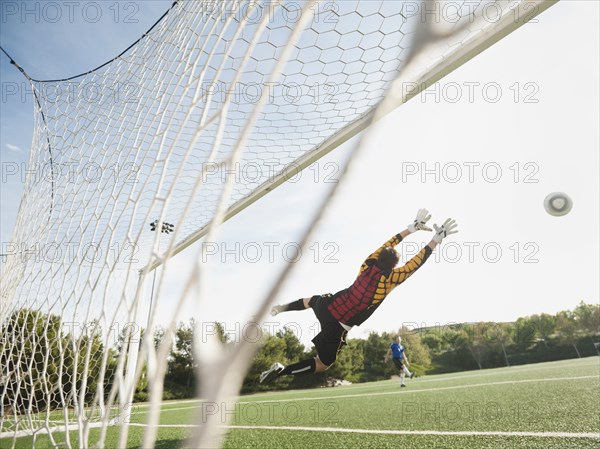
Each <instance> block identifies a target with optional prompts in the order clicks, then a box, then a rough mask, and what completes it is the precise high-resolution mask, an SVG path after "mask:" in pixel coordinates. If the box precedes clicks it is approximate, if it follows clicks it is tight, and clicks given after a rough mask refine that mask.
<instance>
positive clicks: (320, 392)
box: [0, 357, 600, 449]
mask: <svg viewBox="0 0 600 449" xmlns="http://www.w3.org/2000/svg"><path fill="white" fill-rule="evenodd" d="M407 385H408V387H407V388H402V389H400V387H399V381H398V380H387V381H381V382H372V383H366V384H357V385H352V386H348V387H339V388H326V389H313V390H302V391H298V390H296V391H287V392H275V393H261V394H255V395H249V396H243V397H241V398H240V399H239V401H238V403H237V405H236V406H235V407H231V406H230V408H229V409H224V407H223V406H220V405H219V404H206V403H204V404H203V403H201V402H200V401H179V402H167V403H165V404H164V405H163V408H162V412H161V419H160V429H159V441H158V442H157V445H156V447H157V448H177V447H185V446H184V443H185V437H186V435H187V434H189V432H190V426H191V425H192V423H194V422H201V421H202V419H203V416H204V417H206V416H207V415H208V414H217V416H220V417H221V419H222V422H223V425H227V426H230V428H229V430H228V433H227V437H226V439H225V447H226V448H231V449H233V448H236V449H237V448H261V449H262V448H340V447H351V448H400V447H401V448H402V449H412V448H415V449H416V448H419V449H422V448H470V449H471V448H472V449H484V448H490V449H491V448H510V449H520V448H539V449H570V448H573V449H575V448H576V449H584V448H600V388H599V387H600V358H598V357H589V358H585V359H579V360H568V361H560V362H551V363H540V364H535V365H525V366H518V367H511V368H499V369H490V370H483V371H477V372H475V371H470V372H465V373H459V374H445V375H436V376H427V377H423V378H419V379H413V380H412V381H411V380H407ZM147 410H148V407H147V406H146V405H145V404H136V408H135V412H134V414H133V416H132V427H131V428H130V438H129V445H128V448H139V447H140V441H141V438H142V434H143V433H144V430H145V429H144V422H145V419H146V417H147ZM228 418H229V420H230V421H227V419H228ZM5 424H6V423H5ZM6 430H7V427H6V425H5V426H4V429H3V431H6ZM97 432H98V430H97V429H93V430H92V432H91V435H92V437H91V440H93V439H94V435H95V434H97ZM74 433H75V432H74ZM55 437H56V438H57V440H60V438H61V435H59V434H58V433H56V434H55ZM76 439H77V438H76V435H72V443H73V444H74V445H76ZM116 441H117V432H116V428H111V429H110V430H109V433H108V437H107V442H106V447H110V448H114V447H116V446H117V443H116ZM13 443H14V447H17V448H25V447H31V446H32V437H31V436H28V437H21V438H17V439H14V440H13V438H6V434H5V438H3V440H2V442H0V447H2V448H3V449H4V448H8V447H13ZM36 447H43V448H49V447H51V446H50V445H49V444H48V440H47V437H45V436H38V438H37V443H36ZM59 447H60V446H59Z"/></svg>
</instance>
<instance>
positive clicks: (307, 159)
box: [140, 0, 559, 272]
mask: <svg viewBox="0 0 600 449" xmlns="http://www.w3.org/2000/svg"><path fill="white" fill-rule="evenodd" d="M558 2H559V0H530V1H527V2H523V3H520V4H518V5H517V7H516V8H515V9H513V10H511V11H509V12H507V13H506V14H504V15H503V16H502V17H501V18H500V19H499V20H498V21H497V22H496V23H494V24H493V27H494V29H495V32H493V33H483V34H481V35H478V36H476V37H475V38H473V39H471V40H469V41H467V42H466V43H465V44H464V45H461V46H460V47H459V48H457V49H456V50H455V51H454V52H453V53H452V54H450V55H448V56H447V57H446V58H445V59H443V60H441V61H439V62H438V63H437V64H435V65H434V66H432V67H427V69H426V70H425V71H424V72H423V73H417V74H409V75H407V76H406V79H405V80H404V81H403V82H404V83H410V85H411V89H410V90H407V91H406V92H405V94H404V95H402V96H400V97H398V100H397V101H396V102H395V103H394V104H393V105H391V107H389V109H388V110H386V111H384V114H385V115H387V114H389V113H390V112H392V111H393V110H395V109H397V108H398V107H400V106H401V105H403V104H404V103H406V102H407V101H408V100H410V99H411V98H414V97H415V96H417V95H419V94H420V93H421V92H422V91H424V90H426V89H428V88H429V87H431V86H432V85H433V84H435V83H436V82H438V81H439V80H441V79H442V78H443V77H445V76H446V75H448V74H449V73H451V72H453V71H454V70H456V69H457V68H459V67H460V66H462V65H463V64H465V63H467V62H468V61H470V60H471V59H473V58H474V57H475V56H477V55H478V54H480V53H481V52H483V51H484V50H486V49H487V48H489V47H491V46H492V45H494V44H495V43H496V42H498V41H500V40H501V39H503V38H504V37H506V36H508V35H509V34H511V33H512V32H513V31H515V30H517V29H518V28H520V27H521V26H523V25H524V24H526V23H527V22H529V21H531V20H532V19H534V18H535V17H537V16H538V15H540V14H541V13H542V12H544V11H545V10H547V9H548V8H550V7H551V6H553V5H555V4H556V3H558ZM381 116H382V115H381V111H380V115H379V117H381ZM374 119H375V111H374V110H373V109H371V110H370V111H369V112H367V113H366V114H364V115H363V116H362V117H360V118H359V119H357V120H355V121H354V122H352V123H350V124H348V125H347V126H345V127H344V128H342V129H341V130H339V131H338V132H337V133H335V134H333V135H332V136H330V137H328V138H327V139H325V140H324V141H323V142H322V143H321V144H320V145H318V146H316V147H315V148H314V149H313V150H311V151H309V152H307V153H306V154H304V155H303V156H301V157H300V158H298V159H297V160H296V161H294V162H293V167H294V170H297V171H298V172H299V171H302V170H304V169H305V168H307V167H309V166H310V165H311V164H313V163H314V162H316V161H318V160H319V159H321V158H322V157H323V156H325V155H327V154H328V153H330V152H331V151H333V150H335V149H336V148H338V147H339V146H341V145H342V144H343V143H345V142H346V141H348V140H349V139H351V138H352V137H354V136H356V135H357V134H358V133H360V132H361V131H363V130H365V129H366V128H367V127H368V126H370V125H371V124H372V123H373V122H374ZM288 167H289V166H288ZM287 179H289V172H288V170H286V169H283V170H281V171H279V172H278V173H277V174H275V175H274V176H272V177H271V178H269V179H268V180H266V181H265V182H263V183H262V184H261V185H260V186H258V187H257V188H256V189H255V190H254V191H253V192H252V193H251V194H249V195H248V196H246V197H244V198H242V199H240V200H239V201H237V202H235V203H234V204H233V205H231V207H229V209H228V210H227V212H226V213H225V217H224V221H227V220H229V219H230V218H232V217H234V216H235V215H237V214H238V213H240V212H241V211H243V210H244V209H246V208H247V207H249V206H250V205H252V204H253V203H255V202H256V201H258V200H259V199H261V198H262V197H263V196H265V195H266V194H267V193H269V192H271V191H272V190H274V189H275V188H277V187H279V186H280V185H281V184H283V183H284V182H285V181H286V180H287ZM209 228H210V223H208V224H206V225H204V226H202V227H200V228H199V229H198V230H196V231H195V232H193V233H191V234H190V235H188V236H187V237H186V238H184V239H183V240H181V241H180V242H178V243H177V244H176V245H175V246H174V248H173V250H172V251H171V252H170V253H169V257H173V256H175V255H177V254H179V253H180V252H182V251H184V250H185V249H187V248H188V247H190V246H191V245H193V244H194V243H196V242H197V241H198V240H200V239H201V238H202V237H204V236H205V235H206V234H207V232H208V230H209ZM166 259H167V257H166V256H163V257H160V258H155V259H153V260H151V261H150V263H149V264H148V265H146V266H145V267H143V268H141V269H140V272H150V271H153V270H155V269H157V268H159V267H160V266H161V265H163V263H164V261H165V260H166Z"/></svg>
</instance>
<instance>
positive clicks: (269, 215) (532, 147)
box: [0, 1, 600, 344]
mask: <svg viewBox="0 0 600 449" xmlns="http://www.w3.org/2000/svg"><path fill="white" fill-rule="evenodd" d="M10 3H14V4H16V5H17V7H19V5H21V3H20V2H2V17H1V18H0V20H1V21H2V27H1V31H0V40H1V45H2V47H3V48H5V50H6V51H8V52H9V53H10V54H11V56H12V57H13V58H14V59H15V60H17V61H18V62H19V64H21V65H22V66H23V67H24V68H25V69H26V70H27V71H28V73H29V74H30V75H31V76H33V77H34V78H42V79H45V78H56V77H63V76H68V75H73V74H75V73H79V72H81V71H84V70H87V69H90V68H92V67H95V66H97V65H99V64H101V63H103V62H105V61H106V60H108V59H110V58H112V57H113V56H114V55H116V54H117V53H119V52H120V51H121V50H122V49H124V48H126V47H127V46H128V45H129V44H130V43H132V42H133V41H134V40H135V39H137V38H138V37H139V36H140V35H141V33H143V32H144V31H145V30H146V29H148V27H149V26H150V25H152V24H153V23H154V21H155V20H156V19H157V18H158V17H160V15H161V14H162V13H163V12H164V11H165V10H166V9H167V8H168V6H169V5H170V2H166V1H151V2H138V3H134V2H126V3H120V4H118V8H116V9H115V7H114V5H113V4H112V3H110V4H109V3H102V6H101V17H100V18H99V19H98V21H97V22H96V23H91V22H90V21H89V20H84V18H83V12H81V14H80V13H79V12H78V11H74V12H73V20H72V21H70V20H69V18H68V14H67V12H68V11H66V10H63V17H62V18H61V19H60V20H58V21H56V23H50V22H49V21H47V20H37V21H36V14H37V13H36V12H35V11H34V12H33V13H31V14H30V15H28V16H25V17H24V18H23V16H19V13H21V11H19V13H16V14H13V10H12V9H7V8H9V6H7V5H9V4H10ZM32 3H33V2H32ZM33 4H35V3H33ZM84 4H85V2H84ZM42 5H43V4H42ZM111 5H112V6H113V9H111ZM128 5H129V6H128ZM130 5H135V6H130ZM42 7H43V6H42ZM51 12H52V11H46V13H47V14H50V13H51ZM92 12H97V11H92V10H90V11H87V14H91V13H92ZM117 13H118V16H115V14H117ZM39 14H42V12H41V10H40V13H39ZM88 18H89V16H88ZM126 18H127V19H126ZM598 18H599V3H598V2H595V1H562V2H559V3H558V4H557V5H555V6H553V7H552V8H550V9H549V10H548V11H546V12H545V13H543V14H542V15H541V16H540V17H539V18H538V20H537V21H536V22H535V23H529V24H527V25H525V26H523V27H521V28H520V29H519V30H517V31H516V32H514V33H512V34H511V35H509V36H507V37H506V38H504V39H503V40H501V41H500V42H498V43H497V44H495V45H494V46H493V47H491V48H489V49H488V50H486V51H485V52H484V53H482V54H481V55H479V56H477V57H476V58H475V59H473V60H472V61H470V62H468V63H467V64H465V65H464V66H462V67H460V68H459V69H457V70H456V71H455V72H453V73H451V74H450V75H448V76H447V77H445V78H444V79H443V80H442V81H441V82H440V83H438V84H437V85H436V86H434V87H432V88H430V89H428V90H427V91H426V92H425V93H423V94H421V95H420V96H418V97H416V98H414V99H413V100H411V101H410V102H409V103H407V104H405V105H403V106H402V107H400V108H399V109H398V110H396V111H394V112H393V113H391V114H390V115H388V116H387V117H386V118H384V119H383V120H382V121H381V122H380V123H378V124H377V125H376V126H374V127H373V129H372V130H371V134H370V138H369V141H368V146H367V147H366V148H365V149H364V151H362V152H361V153H360V156H359V157H358V158H356V159H355V160H353V162H352V168H351V171H350V173H349V175H348V177H347V179H345V181H344V183H343V184H342V186H341V188H340V191H339V192H338V195H337V196H336V198H335V200H334V203H333V204H332V205H331V206H330V207H329V208H328V210H327V211H326V214H325V217H324V219H323V220H322V222H321V224H320V226H319V228H318V231H317V233H316V234H315V235H314V238H313V241H312V242H311V243H310V244H309V245H308V247H309V250H308V251H305V252H304V253H303V254H302V255H301V257H300V258H299V260H298V261H296V262H294V270H293V272H292V274H291V276H290V277H289V278H288V280H287V282H286V284H285V285H284V288H283V290H282V292H281V294H280V295H279V296H278V301H277V302H279V303H284V302H289V301H292V300H294V299H297V298H300V297H307V296H312V295H314V294H321V293H326V292H331V293H334V292H335V291H337V290H340V289H342V288H345V287H347V286H349V285H350V284H351V283H352V281H353V280H354V278H355V276H356V274H357V271H358V268H359V267H360V264H361V263H362V261H363V260H364V258H365V257H367V256H368V255H369V254H370V253H371V252H373V251H374V250H375V249H377V247H378V246H379V245H381V244H382V243H383V242H384V241H385V240H387V239H388V238H389V237H391V236H392V235H394V234H396V233H398V232H400V231H402V230H403V229H404V228H405V227H406V225H407V224H408V223H410V222H412V220H413V219H414V215H415V213H416V211H417V210H418V209H419V208H422V207H425V208H428V209H429V210H430V211H431V213H432V214H433V219H432V221H434V222H436V223H438V224H440V223H441V222H442V221H443V220H445V219H446V218H448V217H452V218H454V219H456V220H457V222H458V224H459V233H458V234H456V235H454V236H451V237H449V238H448V239H447V240H446V241H444V244H443V245H442V246H441V247H440V248H438V249H437V250H436V252H435V253H434V255H433V256H432V258H431V259H430V260H429V261H428V262H427V263H426V265H425V266H424V267H423V268H422V269H421V270H420V271H419V272H418V273H416V274H415V276H414V277H412V278H411V279H409V280H408V281H407V282H406V283H405V284H403V285H401V286H400V287H398V288H397V289H396V290H395V291H394V292H393V293H392V294H391V295H390V296H389V297H388V298H387V299H386V300H385V302H384V304H383V305H382V306H381V307H380V308H379V309H378V311H377V312H376V313H375V314H374V315H373V316H372V317H371V318H370V319H369V320H368V321H367V322H366V323H364V324H363V325H362V326H360V327H359V328H356V329H353V330H352V332H351V334H350V337H354V338H360V337H365V336H366V335H368V332H370V331H378V332H381V331H392V330H395V329H398V328H399V327H400V326H401V325H407V326H409V327H419V326H434V325H440V326H443V325H446V324H449V323H454V322H464V321H468V322H472V321H480V320H482V321H488V320H489V321H512V320H515V319H516V318H518V317H520V316H525V315H530V314H534V313H541V312H546V313H556V312H558V311H560V310H564V309H572V308H574V307H575V306H576V305H577V304H578V303H579V302H580V301H585V302H589V303H598V298H599V282H598V272H599V271H600V264H599V256H598V248H599V243H600V242H599V231H598V230H599V229H600V220H599V204H600V201H599V200H600V198H599V191H600V186H599V176H598V170H599V165H600V160H599V151H598V149H599V147H600V145H599V143H600V141H599V140H600V138H599V127H598V123H599V122H600V113H599V99H600V94H599V87H598V86H599V84H600V83H599V79H600V71H599V59H598V58H599V57H598V55H599V54H600V48H599V46H600V44H599V42H600V36H599V35H598V34H599V29H600V27H599V26H598V25H599V23H598V21H599V19H598ZM71 22H72V23H71ZM0 77H1V83H2V100H1V104H0V108H1V109H0V113H1V118H0V120H1V123H0V130H1V139H0V154H1V162H2V182H1V183H0V187H1V192H0V198H1V201H2V208H1V213H2V216H1V218H0V227H1V229H0V231H1V232H0V236H1V239H2V240H1V241H2V242H3V247H4V245H5V242H10V239H11V233H12V231H13V226H14V222H15V217H16V213H17V209H18V205H19V201H20V195H21V192H22V187H23V183H22V180H21V179H20V176H16V175H14V174H13V173H12V171H10V170H12V169H13V168H14V167H15V164H17V166H18V167H24V166H23V164H25V163H26V161H27V157H28V152H29V147H30V145H31V134H32V126H33V123H32V110H33V104H32V99H31V97H30V96H28V95H26V94H25V88H24V86H25V85H26V82H25V80H24V78H23V77H22V75H21V74H20V73H19V72H18V71H17V70H16V69H15V67H14V66H12V65H10V64H9V62H8V60H7V58H6V57H5V56H4V55H2V56H1V57H0ZM15 89H16V93H15ZM354 142H355V139H353V141H350V142H348V143H347V144H345V145H343V146H342V147H340V148H338V149H337V150H335V151H333V152H332V153H330V154H329V155H327V156H326V157H324V158H323V159H322V160H320V161H319V162H318V163H317V164H315V165H314V166H312V167H311V168H310V169H308V170H306V171H304V172H303V173H302V175H301V176H300V179H299V180H296V179H294V182H287V183H285V184H284V185H282V186H281V187H279V188H278V189H276V190H275V191H273V192H271V193H269V194H268V195H267V196H266V197H264V198H263V199H261V200H260V201H258V202H257V203H255V204H253V205H252V206H251V207H250V208H248V209H246V210H244V211H243V212H242V213H240V214H239V215H237V216H236V217H234V218H233V219H231V220H230V221H229V222H227V223H225V224H224V225H223V226H222V228H221V230H220V233H219V241H218V242H208V243H207V244H208V245H210V248H211V252H210V254H209V255H208V256H207V260H205V261H203V262H205V263H206V268H207V270H208V273H209V276H207V277H206V285H205V286H204V294H205V295H206V296H207V297H208V298H210V301H209V303H208V304H209V305H208V306H207V307H206V308H204V309H203V321H204V322H206V323H210V322H211V321H220V322H222V323H224V325H225V328H226V330H228V331H231V333H232V335H233V334H234V333H236V334H239V333H240V332H242V334H243V332H244V325H245V322H246V321H245V320H246V319H247V317H248V316H249V315H252V314H253V313H254V312H255V310H256V308H257V307H258V304H259V301H260V299H261V297H262V296H263V295H264V294H265V293H266V292H267V291H268V289H269V287H270V285H271V283H272V281H273V280H274V279H275V278H276V276H277V275H278V274H279V272H280V271H281V270H282V269H283V267H284V263H285V262H286V259H289V258H290V257H292V251H293V248H294V246H295V245H296V244H297V242H298V241H299V238H300V235H301V233H302V231H303V229H304V227H305V226H306V224H307V223H308V219H309V218H310V217H311V216H312V214H313V213H314V211H315V208H316V207H317V205H318V204H319V200H320V199H321V198H322V196H323V195H324V193H325V192H326V191H327V189H328V188H329V187H330V186H331V184H330V183H329V181H332V180H335V179H337V177H338V175H339V173H338V172H337V170H338V168H339V167H340V166H341V164H342V163H343V162H344V161H345V159H346V158H347V156H348V154H349V151H350V149H351V147H352V144H353V143H354ZM19 170H20V171H19V175H20V174H21V173H22V171H23V170H24V169H23V168H19ZM554 191H562V192H566V193H567V194H568V195H570V196H571V198H572V199H573V202H574V206H573V210H572V211H571V212H570V213H569V214H568V215H566V216H564V217H552V216H550V215H548V214H547V213H546V212H545V211H544V209H543V206H542V202H543V199H544V197H545V196H546V195H547V194H548V193H550V192H554ZM430 238H431V234H428V233H419V234H415V235H413V236H411V237H409V238H408V239H407V241H406V242H404V244H403V245H401V246H399V248H398V249H399V250H400V251H401V254H402V260H403V261H406V260H407V259H408V258H410V257H411V255H414V254H415V253H416V251H418V248H420V246H419V245H423V244H425V243H427V242H428V241H429V239H430ZM198 248H199V245H198V244H197V245H195V246H193V247H192V248H190V249H188V250H186V251H185V252H184V253H182V254H181V255H179V256H177V257H176V258H175V259H174V260H173V261H172V263H171V264H170V269H168V271H167V273H166V274H165V276H166V282H165V285H163V287H162V288H161V290H160V291H159V292H158V299H159V309H158V310H159V316H169V314H170V313H171V309H172V304H173V301H174V300H175V298H176V297H177V294H178V291H179V290H180V289H181V286H182V285H183V283H184V281H185V279H186V278H187V276H188V273H189V270H190V269H191V267H192V266H193V261H194V257H195V254H196V253H197V251H198ZM287 251H289V253H288V252H287ZM193 313H194V309H193V307H191V306H188V307H186V308H185V309H184V310H183V313H182V314H181V316H180V317H179V318H180V319H183V320H185V319H187V318H188V317H190V316H192V314H193ZM286 325H287V326H289V327H291V328H292V329H293V330H294V332H296V333H297V335H298V336H299V337H300V338H301V340H302V341H303V342H304V343H305V344H308V343H309V340H310V339H311V338H312V337H313V336H314V334H315V332H316V327H315V318H314V316H313V315H312V312H311V311H304V312H297V313H289V314H284V315H279V316H277V317H275V318H272V319H269V320H268V322H267V323H266V324H265V326H266V327H267V328H269V329H271V330H272V331H273V330H279V329H281V328H283V326H286ZM208 331H209V330H208V327H207V332H208Z"/></svg>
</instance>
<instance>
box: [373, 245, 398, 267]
mask: <svg viewBox="0 0 600 449" xmlns="http://www.w3.org/2000/svg"><path fill="white" fill-rule="evenodd" d="M399 260H400V255H399V254H398V251H396V250H395V249H394V248H392V247H391V246H386V247H385V248H383V249H382V250H381V252H380V253H379V257H378V258H377V266H378V267H379V268H381V269H382V270H383V271H387V270H391V269H392V268H394V267H395V266H396V264H397V263H398V261H399Z"/></svg>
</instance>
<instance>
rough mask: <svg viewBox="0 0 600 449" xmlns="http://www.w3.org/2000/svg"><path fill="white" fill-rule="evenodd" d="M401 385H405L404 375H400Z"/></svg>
mask: <svg viewBox="0 0 600 449" xmlns="http://www.w3.org/2000/svg"><path fill="white" fill-rule="evenodd" d="M400 385H404V373H400Z"/></svg>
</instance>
